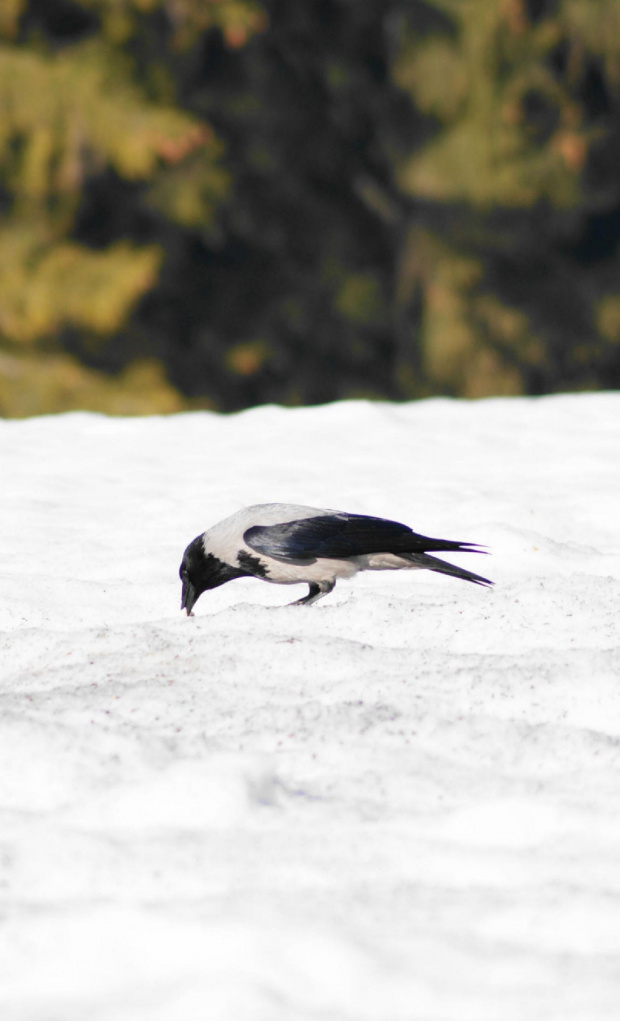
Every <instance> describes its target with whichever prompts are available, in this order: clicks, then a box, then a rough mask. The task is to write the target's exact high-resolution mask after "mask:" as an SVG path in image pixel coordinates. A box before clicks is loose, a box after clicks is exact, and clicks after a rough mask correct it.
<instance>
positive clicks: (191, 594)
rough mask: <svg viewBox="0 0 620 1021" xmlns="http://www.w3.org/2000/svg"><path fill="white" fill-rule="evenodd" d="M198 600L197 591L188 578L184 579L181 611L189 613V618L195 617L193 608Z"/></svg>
mask: <svg viewBox="0 0 620 1021" xmlns="http://www.w3.org/2000/svg"><path fill="white" fill-rule="evenodd" d="M197 599H198V594H197V593H196V589H195V588H194V586H193V585H192V583H191V581H190V580H189V579H188V578H184V579H183V592H182V594H181V609H182V610H185V611H186V612H187V616H188V617H193V616H194V615H193V613H192V607H193V605H194V603H195V602H196V600H197Z"/></svg>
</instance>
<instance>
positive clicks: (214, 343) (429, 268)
mask: <svg viewBox="0 0 620 1021" xmlns="http://www.w3.org/2000/svg"><path fill="white" fill-rule="evenodd" d="M618 386H620V2H619V0H0V414H2V415H5V416H22V415H30V414H37V413H45V412H53V411H62V410H66V409H70V408H90V409H94V410H101V411H108V412H112V413H115V412H118V413H128V414H131V413H152V412H166V411H175V410H180V409H182V408H199V407H205V408H215V409H220V410H224V411H230V410H235V409H239V408H244V407H248V406H251V405H255V404H259V403H264V402H272V401H275V402H279V403H282V404H287V405H293V404H305V403H320V402H323V401H330V400H335V399H340V398H349V397H371V398H372V397H382V398H388V399H393V400H402V399H410V398H415V397H423V396H428V395H431V394H448V395H460V396H466V397H480V396H485V395H490V394H521V393H524V394H543V393H550V392H554V391H566V390H575V389H597V388H611V387H614V388H615V387H618Z"/></svg>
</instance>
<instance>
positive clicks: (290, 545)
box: [179, 503, 493, 617]
mask: <svg viewBox="0 0 620 1021" xmlns="http://www.w3.org/2000/svg"><path fill="white" fill-rule="evenodd" d="M444 550H446V551H454V552H458V553H483V552H484V550H483V549H481V547H480V546H479V545H478V544H477V543H473V542H452V541H450V540H448V539H431V538H429V537H428V536H424V535H418V534H417V533H416V532H414V531H412V529H411V528H409V527H408V526H407V525H401V524H399V523H398V522H397V521H390V520H388V519H386V518H375V517H371V516H369V515H366V514H348V513H346V512H344V511H337V510H327V509H320V508H318V507H304V506H299V505H297V504H288V503H263V504H257V505H255V506H252V507H244V508H243V509H242V510H239V511H237V513H236V514H232V515H231V516H230V517H228V518H225V519H224V520H223V521H220V522H218V523H217V524H216V525H213V526H212V527H211V528H209V529H207V531H206V532H203V533H202V534H201V535H198V536H196V538H195V539H193V540H192V542H190V544H189V546H187V548H186V550H185V552H184V553H183V560H182V562H181V567H180V568H179V576H180V578H181V581H182V584H183V587H182V595H181V610H185V611H186V613H187V615H188V617H189V616H193V607H194V606H195V604H196V601H197V600H198V598H199V597H200V596H201V595H202V593H203V592H206V591H208V590H209V589H214V588H218V587H219V586H220V585H224V584H225V583H226V582H228V581H233V579H235V578H249V577H251V578H259V579H261V581H267V582H271V583H272V584H275V585H295V584H299V583H300V582H305V583H306V584H307V585H308V594H307V595H305V596H303V597H302V598H301V599H297V600H295V602H293V603H290V604H289V605H290V606H310V605H311V604H312V603H316V602H317V601H318V600H319V599H322V598H323V597H324V596H326V595H328V594H329V593H330V592H331V591H332V590H333V588H334V586H335V584H336V581H337V580H338V579H340V578H351V577H353V575H355V574H357V572H358V571H390V570H402V569H408V570H411V569H418V570H421V569H426V570H428V571H436V572H437V573H438V574H449V575H450V576H451V577H453V578H463V579H464V580H465V581H471V582H473V583H474V584H475V585H486V586H488V585H492V584H493V582H492V581H489V579H488V578H483V577H481V575H479V574H474V573H473V572H472V571H466V570H465V569H464V568H462V567H455V566H454V565H453V564H448V563H446V562H445V561H444V560H439V559H438V558H437V557H433V556H429V552H432V553H434V552H438V551H444Z"/></svg>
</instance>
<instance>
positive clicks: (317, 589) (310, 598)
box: [288, 581, 336, 606]
mask: <svg viewBox="0 0 620 1021" xmlns="http://www.w3.org/2000/svg"><path fill="white" fill-rule="evenodd" d="M335 585H336V582H335V581H321V582H316V581H312V582H308V587H309V592H308V595H307V596H303V598H302V599H296V600H295V601H294V602H293V603H289V604H288V605H289V606H310V604H311V603H316V602H317V601H318V600H319V599H322V598H323V596H327V595H329V593H330V592H331V591H332V589H333V588H334V587H335Z"/></svg>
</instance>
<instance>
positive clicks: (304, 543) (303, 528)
mask: <svg viewBox="0 0 620 1021" xmlns="http://www.w3.org/2000/svg"><path fill="white" fill-rule="evenodd" d="M243 538H244V541H245V542H246V543H247V544H248V546H250V547H251V548H252V549H253V550H256V552H257V553H262V554H263V555H264V556H268V557H273V558H274V560H285V561H291V562H292V561H296V560H316V559H317V558H319V557H327V558H329V559H332V560H346V559H347V558H348V557H359V556H363V555H364V554H368V553H397V554H398V553H400V554H403V553H425V552H427V551H429V550H432V551H434V550H460V551H461V552H471V553H474V552H479V550H478V549H477V547H476V545H475V543H469V542H465V543H463V542H450V541H449V540H446V539H430V538H429V537H428V536H425V535H418V534H417V533H416V532H412V530H411V529H410V528H408V527H407V525H401V524H399V523H398V522H397V521H388V520H386V519H385V518H373V517H368V516H367V515H365V514H324V515H321V516H320V517H316V518H301V519H300V520H298V521H287V522H283V523H282V524H281V525H254V527H253V528H248V530H247V532H245V534H244V536H243Z"/></svg>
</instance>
